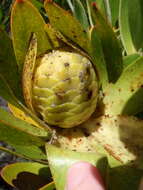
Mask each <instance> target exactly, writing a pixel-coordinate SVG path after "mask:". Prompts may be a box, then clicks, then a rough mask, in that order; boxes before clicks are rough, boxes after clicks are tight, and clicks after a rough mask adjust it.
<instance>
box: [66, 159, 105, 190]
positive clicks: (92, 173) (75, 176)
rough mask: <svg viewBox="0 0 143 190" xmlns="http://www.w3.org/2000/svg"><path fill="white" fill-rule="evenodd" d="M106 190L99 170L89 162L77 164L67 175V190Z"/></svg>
mask: <svg viewBox="0 0 143 190" xmlns="http://www.w3.org/2000/svg"><path fill="white" fill-rule="evenodd" d="M73 189H76V190H81V189H82V190H88V189H90V190H105V187H104V182H103V179H102V177H101V175H100V172H99V170H98V169H97V168H96V167H95V166H93V165H92V164H90V163H88V162H77V163H75V164H73V165H72V167H71V168H69V170H68V173H67V184H66V190H73Z"/></svg>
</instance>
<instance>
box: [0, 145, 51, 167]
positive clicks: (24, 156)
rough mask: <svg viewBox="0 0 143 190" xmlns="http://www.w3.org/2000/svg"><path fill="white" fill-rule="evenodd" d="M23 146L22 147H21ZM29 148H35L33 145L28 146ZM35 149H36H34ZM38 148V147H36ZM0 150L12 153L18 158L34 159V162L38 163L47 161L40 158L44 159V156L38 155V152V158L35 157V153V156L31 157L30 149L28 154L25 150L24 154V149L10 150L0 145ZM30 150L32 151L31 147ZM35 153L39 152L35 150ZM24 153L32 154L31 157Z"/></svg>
mask: <svg viewBox="0 0 143 190" xmlns="http://www.w3.org/2000/svg"><path fill="white" fill-rule="evenodd" d="M22 148H23V147H22ZM30 148H34V149H35V147H34V146H33V147H30ZM35 150H36V149H35ZM37 150H38V149H37ZM0 151H3V152H6V153H8V154H12V155H14V156H16V157H18V158H22V159H25V160H30V161H31V159H34V161H36V162H39V163H43V164H45V163H46V164H47V162H46V161H43V160H40V159H44V158H45V159H46V157H45V156H44V157H43V155H41V156H40V154H39V156H38V159H36V158H37V154H35V155H36V156H35V155H34V156H35V157H33V154H32V153H31V151H30V153H31V154H29V153H28V152H27V154H25V149H24V150H23V151H19V152H18V151H17V150H16V151H12V150H10V149H8V148H5V147H2V146H0ZM32 151H33V149H32ZM37 153H39V152H37ZM26 155H32V157H31V156H30V157H28V156H26Z"/></svg>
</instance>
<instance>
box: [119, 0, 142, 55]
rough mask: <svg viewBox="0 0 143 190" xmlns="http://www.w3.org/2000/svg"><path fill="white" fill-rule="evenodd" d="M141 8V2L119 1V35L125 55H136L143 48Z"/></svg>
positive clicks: (136, 0) (139, 0) (137, 0)
mask: <svg viewBox="0 0 143 190" xmlns="http://www.w3.org/2000/svg"><path fill="white" fill-rule="evenodd" d="M142 7H143V4H142V1H141V0H133V1H130V0H121V2H120V16H119V26H120V34H121V40H122V43H123V45H124V48H125V49H126V52H127V54H133V53H136V52H137V50H139V49H140V48H142V47H143V36H142V31H143V23H142V19H143V14H142Z"/></svg>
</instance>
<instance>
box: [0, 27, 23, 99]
mask: <svg viewBox="0 0 143 190" xmlns="http://www.w3.org/2000/svg"><path fill="white" fill-rule="evenodd" d="M0 75H2V76H3V78H4V79H5V81H6V82H7V84H9V86H10V88H11V89H12V91H13V93H14V94H15V95H16V96H17V97H21V96H22V92H21V88H20V85H19V81H20V76H19V73H18V65H17V62H16V59H15V55H14V51H13V47H12V42H11V39H10V38H9V37H8V35H7V34H6V32H4V31H3V30H1V29H0Z"/></svg>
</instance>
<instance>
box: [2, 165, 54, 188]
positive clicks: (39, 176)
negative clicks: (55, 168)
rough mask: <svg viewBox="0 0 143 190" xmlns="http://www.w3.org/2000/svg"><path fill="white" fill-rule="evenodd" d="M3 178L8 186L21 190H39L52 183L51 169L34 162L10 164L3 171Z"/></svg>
mask: <svg viewBox="0 0 143 190" xmlns="http://www.w3.org/2000/svg"><path fill="white" fill-rule="evenodd" d="M1 176H2V178H3V179H4V180H5V181H6V182H7V183H8V184H10V185H11V186H13V187H16V188H18V189H21V190H25V189H26V190H37V189H39V188H40V187H42V186H43V185H45V184H47V183H49V182H50V181H51V179H50V170H49V168H48V167H47V166H46V165H43V164H39V163H34V162H27V163H26V162H21V163H14V164H10V165H8V166H6V167H4V168H3V169H2V171H1Z"/></svg>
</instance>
